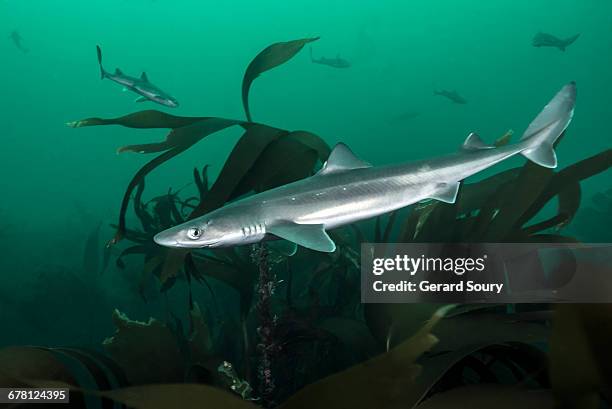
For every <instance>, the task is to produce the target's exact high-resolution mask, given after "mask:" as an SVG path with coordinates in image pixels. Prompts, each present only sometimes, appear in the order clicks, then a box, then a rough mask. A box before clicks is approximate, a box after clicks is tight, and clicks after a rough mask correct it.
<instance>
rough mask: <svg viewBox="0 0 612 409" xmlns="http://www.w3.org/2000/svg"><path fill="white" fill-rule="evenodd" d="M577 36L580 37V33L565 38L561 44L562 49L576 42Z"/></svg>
mask: <svg viewBox="0 0 612 409" xmlns="http://www.w3.org/2000/svg"><path fill="white" fill-rule="evenodd" d="M578 37H580V33H578V34H576V35H573V36H571V37H570V38H567V39H565V41H564V44H563V50H564V51H565V49H566V48H567V47H568V46H570V45H572V44H574V42H576V40H578Z"/></svg>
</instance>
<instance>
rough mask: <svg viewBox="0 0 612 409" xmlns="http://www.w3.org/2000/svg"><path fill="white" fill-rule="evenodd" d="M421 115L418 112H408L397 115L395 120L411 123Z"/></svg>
mask: <svg viewBox="0 0 612 409" xmlns="http://www.w3.org/2000/svg"><path fill="white" fill-rule="evenodd" d="M420 115H421V113H420V112H418V111H408V112H404V113H403V114H399V115H396V116H395V117H394V118H393V119H395V120H396V121H409V120H411V119H414V118H417V117H419V116H420Z"/></svg>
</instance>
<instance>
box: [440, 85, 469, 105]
mask: <svg viewBox="0 0 612 409" xmlns="http://www.w3.org/2000/svg"><path fill="white" fill-rule="evenodd" d="M434 95H439V96H441V97H445V98H448V99H450V100H451V101H453V102H454V103H455V104H461V105H463V104H467V100H466V99H465V98H463V97H462V96H461V95H459V93H458V92H457V91H447V90H445V89H443V90H435V91H434Z"/></svg>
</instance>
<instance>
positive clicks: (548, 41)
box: [532, 32, 580, 51]
mask: <svg viewBox="0 0 612 409" xmlns="http://www.w3.org/2000/svg"><path fill="white" fill-rule="evenodd" d="M578 37H580V34H576V35H573V36H571V37H569V38H558V37H555V36H554V35H552V34H548V33H542V32H539V33H537V34H536V35H535V36H534V37H533V41H532V44H533V46H534V47H538V48H539V47H554V48H558V49H559V50H561V51H565V49H566V48H567V47H569V46H570V45H572V44H573V43H574V42H575V41H576V40H577V39H578Z"/></svg>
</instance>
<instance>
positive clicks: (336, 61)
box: [310, 47, 351, 68]
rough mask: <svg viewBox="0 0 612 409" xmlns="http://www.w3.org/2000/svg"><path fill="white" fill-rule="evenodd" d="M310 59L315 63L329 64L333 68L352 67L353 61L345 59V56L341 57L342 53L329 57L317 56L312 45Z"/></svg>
mask: <svg viewBox="0 0 612 409" xmlns="http://www.w3.org/2000/svg"><path fill="white" fill-rule="evenodd" d="M310 61H312V63H314V64H321V65H327V66H329V67H333V68H350V67H351V63H350V62H348V60H345V59H344V58H342V57H340V54H338V55H336V58H328V57H321V58H315V57H314V56H313V54H312V47H310Z"/></svg>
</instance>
